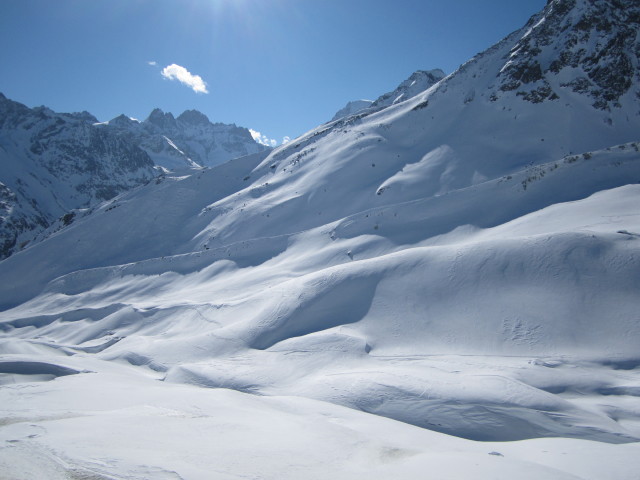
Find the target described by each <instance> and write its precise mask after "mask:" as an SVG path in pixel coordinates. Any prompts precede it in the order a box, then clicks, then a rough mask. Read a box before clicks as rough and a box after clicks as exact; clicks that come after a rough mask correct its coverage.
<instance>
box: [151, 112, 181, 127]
mask: <svg viewBox="0 0 640 480" xmlns="http://www.w3.org/2000/svg"><path fill="white" fill-rule="evenodd" d="M145 121H146V122H148V123H151V124H153V125H156V126H158V127H160V128H172V127H175V124H176V119H175V118H174V117H173V114H172V113H171V112H168V113H164V112H163V111H162V110H160V109H159V108H154V109H153V111H152V112H151V113H150V114H149V116H148V117H147V119H146V120H145Z"/></svg>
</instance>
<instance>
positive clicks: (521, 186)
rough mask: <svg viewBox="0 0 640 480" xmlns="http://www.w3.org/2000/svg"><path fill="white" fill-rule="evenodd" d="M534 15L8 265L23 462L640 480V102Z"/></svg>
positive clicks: (6, 292)
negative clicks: (542, 59) (496, 40)
mask: <svg viewBox="0 0 640 480" xmlns="http://www.w3.org/2000/svg"><path fill="white" fill-rule="evenodd" d="M557 3H558V2H556V3H554V5H556V4H557ZM550 5H551V4H550ZM579 5H581V6H583V7H584V8H586V6H587V5H589V3H587V2H584V1H583V2H579ZM607 5H608V4H607ZM549 8H550V7H549ZM532 26H533V25H532ZM536 28H537V27H534V29H533V30H532V31H531V32H529V33H527V32H528V31H529V29H528V28H527V29H523V30H522V31H520V32H516V33H515V34H513V35H512V36H511V37H509V38H508V39H506V40H505V41H504V42H502V43H501V44H499V45H497V46H496V47H494V48H492V49H490V50H489V51H487V52H485V54H483V55H480V56H478V57H477V58H476V59H474V60H472V61H471V62H469V63H468V64H466V65H465V66H463V67H462V68H461V69H460V70H459V71H458V72H456V74H454V75H452V76H450V77H448V78H446V79H444V80H442V81H441V82H440V83H438V84H436V85H434V86H433V87H431V88H430V89H428V90H427V91H425V92H423V93H420V94H418V95H416V96H415V97H413V98H411V99H410V100H407V101H406V102H399V103H397V104H395V105H393V106H390V107H388V108H386V109H383V110H380V111H374V110H375V109H369V110H367V111H365V112H364V113H363V112H360V113H357V114H355V115H352V116H347V117H343V118H341V119H338V120H336V121H333V122H329V123H328V124H325V125H322V126H320V127H318V128H317V129H315V130H313V131H311V132H309V133H308V134H306V135H304V136H302V137H300V138H298V139H295V140H293V141H291V142H289V143H287V144H286V145H284V146H281V147H279V148H277V149H275V150H274V151H273V152H271V153H269V154H268V155H267V154H256V155H253V156H248V157H244V158H240V159H236V160H233V161H231V162H229V163H226V164H223V165H220V166H218V167H215V168H212V169H208V170H189V171H187V172H185V173H182V174H179V173H176V174H171V175H167V176H165V177H163V178H158V179H157V180H154V181H152V182H150V183H149V184H148V185H145V186H143V187H140V188H137V189H136V190H133V191H131V192H129V193H126V194H123V195H120V196H119V197H116V198H115V199H113V200H112V201H110V202H108V203H105V204H102V205H100V206H99V207H96V208H93V209H92V210H87V211H82V212H77V215H76V216H75V217H74V219H73V222H72V223H71V224H70V225H67V226H64V228H63V226H62V225H54V226H53V227H52V228H51V229H50V231H49V232H47V234H45V235H43V239H42V240H41V241H39V242H34V243H33V244H31V245H29V246H28V248H25V249H24V250H23V251H21V252H19V253H17V254H14V255H12V256H11V257H9V258H7V259H6V260H4V261H2V262H0V309H2V312H1V313H0V382H1V383H2V385H1V386H0V410H1V416H0V418H1V422H2V425H1V426H0V442H1V443H0V478H2V479H4V478H9V479H15V478H19V479H23V478H24V479H27V478H51V479H56V478H75V479H80V478H97V479H101V478H107V479H136V480H137V479H147V478H152V479H156V478H158V479H174V478H176V479H177V478H182V479H210V478H214V479H218V478H221V479H226V478H265V479H283V478H291V479H301V478H305V479H306V478H318V479H320V478H323V479H324V478H345V479H346V478H349V479H351V478H380V479H390V478H398V479H413V478H416V479H417V478H437V479H447V478H451V479H469V478H474V479H476V478H477V479H514V478H518V479H527V478H531V479H583V480H586V479H593V480H602V479H612V480H613V479H615V480H619V479H623V480H624V479H628V480H637V479H638V472H639V471H640V443H638V442H639V440H640V402H639V401H638V397H639V396H640V349H639V347H638V346H639V345H640V313H639V312H640V295H639V292H640V202H639V201H638V200H639V199H640V183H639V182H640V145H639V144H638V143H637V142H638V140H640V138H638V132H640V120H639V118H640V117H639V115H638V111H639V108H638V103H639V102H638V97H636V96H635V94H634V92H633V91H631V90H630V91H629V92H628V93H626V94H625V96H624V97H623V98H622V97H621V98H620V106H619V107H616V108H613V109H610V110H606V109H602V110H598V109H594V108H593V106H592V101H593V99H589V98H587V97H586V96H584V95H581V94H578V93H576V92H575V91H572V90H569V89H567V88H564V87H562V85H561V84H560V80H561V79H560V76H552V75H550V76H549V78H548V83H549V85H550V88H551V87H553V89H554V91H555V92H557V93H558V98H557V99H553V100H548V101H544V102H541V103H535V102H533V103H532V102H526V101H525V100H523V99H522V98H520V97H521V96H518V94H517V92H513V91H502V90H500V91H499V88H498V87H497V86H496V85H497V83H496V82H497V80H496V78H497V77H496V75H497V73H498V72H500V71H501V69H502V67H503V66H504V64H505V62H506V61H511V60H505V59H509V58H511V57H510V56H509V55H510V51H511V49H512V47H513V46H514V44H515V43H516V42H517V40H518V39H519V38H522V37H523V36H524V35H525V34H526V35H527V36H526V37H525V38H531V37H532V36H533V35H537V33H536V31H535V30H536ZM552 49H553V45H552V46H550V47H549V48H548V50H546V51H544V52H542V54H541V55H546V54H547V53H549V52H551V50H552ZM561 73H562V72H561ZM565 73H566V72H565ZM545 81H546V80H545ZM492 93H495V94H499V95H500V96H499V98H497V97H496V98H494V97H493V96H492V95H491V94H492Z"/></svg>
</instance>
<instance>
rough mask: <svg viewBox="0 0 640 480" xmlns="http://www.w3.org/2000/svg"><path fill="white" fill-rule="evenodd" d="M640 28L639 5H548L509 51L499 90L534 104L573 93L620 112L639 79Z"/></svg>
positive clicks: (575, 0) (623, 0) (559, 0)
mask: <svg viewBox="0 0 640 480" xmlns="http://www.w3.org/2000/svg"><path fill="white" fill-rule="evenodd" d="M639 28H640V3H638V2H637V1H630V0H549V2H548V3H547V5H546V7H545V8H544V10H543V11H542V12H541V13H540V14H538V15H536V16H534V17H532V18H531V20H530V21H529V23H528V24H527V25H526V27H525V29H524V35H522V37H521V38H520V39H519V40H518V41H517V43H516V44H515V45H514V47H513V48H512V49H511V51H510V52H509V55H508V58H507V59H506V60H507V62H506V63H505V65H504V67H503V68H502V70H501V72H500V75H499V77H500V86H499V89H500V90H501V91H502V92H508V91H515V92H516V93H517V95H518V96H521V97H523V99H525V100H529V101H531V102H534V103H539V102H541V101H544V100H547V99H549V100H555V99H557V98H558V92H557V91H556V90H558V89H568V90H570V91H572V92H575V93H579V94H585V95H588V96H589V97H591V102H592V105H593V106H594V107H595V108H598V109H601V110H609V109H611V108H615V107H619V106H620V99H621V97H622V96H623V95H625V94H627V93H628V92H630V90H631V89H632V86H633V85H634V84H637V82H638V80H640V74H639V73H638V71H637V68H636V67H635V66H636V65H638V55H639V54H640V41H639V39H638V36H637V32H638V29H639ZM636 93H638V92H636Z"/></svg>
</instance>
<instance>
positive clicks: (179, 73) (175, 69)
mask: <svg viewBox="0 0 640 480" xmlns="http://www.w3.org/2000/svg"><path fill="white" fill-rule="evenodd" d="M161 73H162V76H163V77H164V78H168V79H169V80H178V81H179V82H180V83H182V84H183V85H186V86H187V87H190V88H191V89H192V90H193V91H194V92H196V93H209V91H208V90H207V84H206V83H205V81H204V80H202V77H201V76H200V75H193V74H192V73H191V72H189V70H187V69H186V68H184V67H181V66H180V65H176V64H175V63H172V64H171V65H168V66H166V67H164V68H163V69H162V72H161Z"/></svg>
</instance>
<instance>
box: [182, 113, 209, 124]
mask: <svg viewBox="0 0 640 480" xmlns="http://www.w3.org/2000/svg"><path fill="white" fill-rule="evenodd" d="M177 120H178V121H179V122H182V123H188V124H190V125H208V124H209V123H211V122H210V121H209V118H208V117H207V116H206V115H205V114H204V113H202V112H199V111H198V110H185V111H184V112H182V113H181V114H180V115H179V116H178V118H177Z"/></svg>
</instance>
